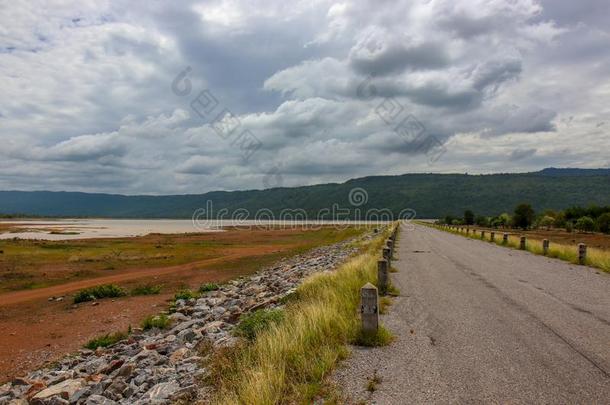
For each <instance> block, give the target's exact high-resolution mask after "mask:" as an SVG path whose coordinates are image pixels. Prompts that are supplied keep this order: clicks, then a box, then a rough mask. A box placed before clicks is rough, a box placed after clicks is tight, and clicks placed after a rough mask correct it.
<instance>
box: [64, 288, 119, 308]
mask: <svg viewBox="0 0 610 405" xmlns="http://www.w3.org/2000/svg"><path fill="white" fill-rule="evenodd" d="M124 295H127V293H126V292H125V290H124V289H122V288H121V287H119V286H118V285H115V284H105V285H99V286H97V287H91V288H86V289H84V290H80V291H79V292H77V293H76V294H74V303H75V304H78V303H79V302H86V301H93V300H96V299H100V298H115V297H122V296H124Z"/></svg>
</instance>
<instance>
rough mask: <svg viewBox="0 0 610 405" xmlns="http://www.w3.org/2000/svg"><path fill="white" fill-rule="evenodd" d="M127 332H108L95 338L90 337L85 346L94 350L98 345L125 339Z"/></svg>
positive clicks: (110, 343)
mask: <svg viewBox="0 0 610 405" xmlns="http://www.w3.org/2000/svg"><path fill="white" fill-rule="evenodd" d="M127 336H128V334H127V333H125V332H116V333H108V334H106V335H103V336H99V337H97V338H95V339H91V340H90V341H88V342H87V344H85V348H87V349H91V350H95V349H97V348H98V347H108V346H110V345H113V344H115V343H117V342H119V341H121V340H123V339H127Z"/></svg>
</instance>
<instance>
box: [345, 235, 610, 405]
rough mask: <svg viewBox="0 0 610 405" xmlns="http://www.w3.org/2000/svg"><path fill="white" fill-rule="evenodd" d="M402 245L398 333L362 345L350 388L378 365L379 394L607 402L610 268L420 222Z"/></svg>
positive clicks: (404, 398)
mask: <svg viewBox="0 0 610 405" xmlns="http://www.w3.org/2000/svg"><path fill="white" fill-rule="evenodd" d="M397 253H398V260H396V261H395V262H394V263H393V266H394V267H395V268H396V269H398V272H397V273H393V274H392V279H393V282H394V284H395V285H396V286H397V287H398V288H399V289H400V293H401V294H400V295H401V296H400V297H398V298H397V299H396V300H395V303H394V305H393V306H392V307H391V309H390V312H389V314H388V315H386V316H384V317H383V323H384V324H385V325H386V326H387V327H388V328H389V329H390V330H392V331H393V332H394V333H395V335H397V340H396V342H394V344H392V345H391V346H388V347H384V348H380V349H374V350H356V352H355V353H354V356H353V359H352V360H350V361H349V362H348V363H349V364H348V369H347V370H344V371H342V372H341V373H342V377H343V378H342V379H341V381H342V382H344V383H345V385H346V386H347V388H348V390H349V389H352V390H354V391H358V390H360V391H361V392H362V387H365V385H366V384H365V382H362V381H360V382H357V381H358V380H359V379H360V380H362V379H366V378H371V374H372V373H373V372H376V373H377V375H378V377H380V378H381V383H380V384H379V385H378V387H377V391H375V392H374V393H372V394H370V393H367V394H366V395H368V400H369V401H371V402H374V403H380V404H409V403H503V404H506V403H509V404H541V403H546V404H558V403H570V404H576V403H587V404H592V403H596V404H610V275H609V274H606V273H603V272H601V271H597V270H596V269H593V268H589V267H585V266H577V265H571V264H568V263H565V262H561V261H559V260H556V259H547V258H545V257H542V256H536V255H533V254H530V253H528V252H522V251H516V250H512V249H508V248H504V247H500V246H496V245H493V244H490V243H488V242H483V241H477V240H472V239H467V238H465V237H462V236H458V235H453V234H449V233H446V232H442V231H439V230H435V229H430V228H426V227H423V226H416V228H415V229H414V230H412V231H407V230H403V231H402V232H401V235H400V238H399V241H398V244H397ZM345 377H349V378H347V379H346V378H345ZM347 380H349V381H350V382H347ZM350 385H351V388H350Z"/></svg>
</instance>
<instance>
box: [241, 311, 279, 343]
mask: <svg viewBox="0 0 610 405" xmlns="http://www.w3.org/2000/svg"><path fill="white" fill-rule="evenodd" d="M282 319H284V310H282V309H259V310H258V311H254V312H251V313H249V314H245V315H242V316H241V319H240V322H239V324H238V325H237V328H235V334H236V335H237V336H242V337H245V338H247V339H248V340H254V338H255V337H256V335H258V334H259V333H260V332H262V331H264V330H266V329H268V328H269V326H270V325H272V324H274V323H278V322H280V321H281V320H282Z"/></svg>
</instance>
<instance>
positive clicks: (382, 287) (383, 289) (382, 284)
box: [377, 259, 388, 295]
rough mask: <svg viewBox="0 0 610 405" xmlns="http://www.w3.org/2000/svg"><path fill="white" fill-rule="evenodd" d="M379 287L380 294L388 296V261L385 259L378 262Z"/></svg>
mask: <svg viewBox="0 0 610 405" xmlns="http://www.w3.org/2000/svg"><path fill="white" fill-rule="evenodd" d="M377 286H378V288H379V294H381V295H386V293H387V292H388V261H387V260H385V259H381V260H379V261H377Z"/></svg>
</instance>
